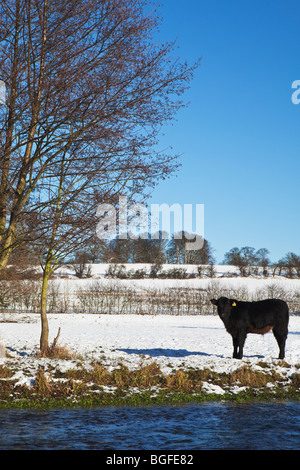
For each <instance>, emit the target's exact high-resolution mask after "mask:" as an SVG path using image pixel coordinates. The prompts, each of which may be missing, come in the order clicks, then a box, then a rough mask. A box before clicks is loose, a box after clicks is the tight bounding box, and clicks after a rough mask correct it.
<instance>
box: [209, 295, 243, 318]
mask: <svg viewBox="0 0 300 470" xmlns="http://www.w3.org/2000/svg"><path fill="white" fill-rule="evenodd" d="M236 302H237V301H236V300H235V299H228V298H227V297H220V298H219V299H218V300H216V299H211V303H212V304H213V305H216V307H217V308H218V314H219V316H220V317H221V318H222V320H226V319H227V318H228V317H229V315H230V312H231V310H232V309H233V308H235V307H236Z"/></svg>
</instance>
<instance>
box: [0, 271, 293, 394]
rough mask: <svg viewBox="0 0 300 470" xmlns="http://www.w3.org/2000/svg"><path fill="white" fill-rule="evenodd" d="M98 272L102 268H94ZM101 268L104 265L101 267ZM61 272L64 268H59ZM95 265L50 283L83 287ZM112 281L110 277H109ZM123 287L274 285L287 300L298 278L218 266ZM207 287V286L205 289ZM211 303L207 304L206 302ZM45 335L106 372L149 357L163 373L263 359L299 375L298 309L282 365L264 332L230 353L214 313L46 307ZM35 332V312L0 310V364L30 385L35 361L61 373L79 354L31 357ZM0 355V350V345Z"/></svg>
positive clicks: (250, 288)
mask: <svg viewBox="0 0 300 470" xmlns="http://www.w3.org/2000/svg"><path fill="white" fill-rule="evenodd" d="M101 269H102V270H104V269H105V267H103V266H102V267H101ZM104 272H105V271H104ZM61 274H63V273H61ZM101 274H102V276H103V272H102V273H101V272H100V271H99V266H95V267H94V272H93V278H92V279H82V280H79V279H76V278H74V276H73V277H71V276H70V273H68V275H67V276H66V274H63V275H64V278H57V279H56V280H55V281H53V282H55V283H56V284H57V286H58V287H59V289H60V291H61V292H65V291H66V289H67V291H68V292H69V293H71V294H72V293H75V292H76V290H77V289H78V287H80V288H82V287H83V288H86V286H87V285H89V284H90V283H92V282H95V281H97V276H99V278H98V282H99V279H102V280H101V282H102V283H109V282H112V280H109V279H104V278H103V277H101ZM113 282H115V281H113ZM118 282H122V284H123V285H126V284H127V285H131V286H134V287H135V288H136V289H138V290H143V289H148V288H153V286H154V287H155V288H157V289H158V290H159V289H160V290H163V289H164V288H166V287H167V288H169V287H172V288H177V287H178V288H189V289H193V288H197V289H202V290H204V291H205V290H206V289H210V290H213V289H215V291H216V293H217V294H218V293H222V292H223V291H224V290H225V291H226V290H228V289H231V288H234V289H241V292H242V291H243V289H246V290H247V293H248V294H250V295H254V296H255V295H256V292H258V291H259V290H262V289H270V291H271V290H272V288H273V287H274V288H275V289H277V290H278V289H279V291H281V292H282V293H285V294H286V296H287V299H285V300H288V298H289V292H292V293H293V296H294V297H293V298H295V296H296V297H297V296H298V295H299V292H300V280H296V279H295V280H288V279H286V278H276V279H272V278H267V279H257V278H236V277H235V278H223V277H222V270H220V269H219V277H218V278H217V279H215V278H214V279H209V278H208V279H206V278H204V279H184V280H174V279H173V280H169V279H142V280H122V281H118ZM209 293H211V292H209ZM208 303H209V304H210V302H208ZM48 319H49V327H50V340H49V342H50V343H52V341H53V339H54V338H55V336H56V335H57V332H58V329H59V327H60V328H61V334H60V337H59V344H60V345H62V346H66V347H67V348H68V349H69V350H70V351H74V353H76V354H77V355H80V356H81V363H84V364H86V366H85V367H88V364H90V363H91V361H93V360H96V361H97V360H99V361H102V363H103V365H104V366H105V367H107V368H108V369H109V370H113V369H115V368H118V367H120V364H124V365H126V366H127V367H128V368H130V369H135V368H139V367H140V366H141V364H147V363H150V362H153V361H156V362H157V363H158V364H159V365H160V367H161V371H162V372H163V373H164V374H169V373H171V372H172V371H173V372H174V370H178V369H180V368H181V369H185V370H187V369H190V368H193V369H210V370H212V371H215V372H216V373H219V374H221V373H231V372H233V371H234V370H236V369H239V368H241V367H242V365H247V366H250V367H251V368H254V369H256V370H261V366H260V363H261V362H262V361H263V362H264V364H267V366H268V367H269V369H270V370H273V371H276V372H278V373H279V374H281V375H283V376H285V377H287V378H289V377H292V376H293V374H295V373H299V368H300V315H291V316H290V324H289V335H288V339H287V344H286V357H285V361H286V363H285V365H283V364H281V363H280V361H278V360H277V357H278V346H277V342H276V340H275V338H274V336H273V333H268V334H266V335H264V336H261V335H255V334H249V335H248V337H247V339H246V344H245V348H244V357H243V360H242V361H240V360H237V359H232V339H231V336H230V335H229V334H228V333H227V332H226V331H225V328H224V325H223V323H222V321H221V320H220V318H219V317H218V315H212V314H209V315H199V314H191V315H174V314H173V315H164V314H157V315H153V314H151V313H150V314H148V315H136V314H101V313H93V314H88V313H51V314H48ZM40 333H41V324H40V316H39V314H37V313H5V312H2V313H0V341H2V343H3V344H4V345H5V346H6V350H7V353H8V357H2V358H0V364H6V365H8V366H9V367H10V368H11V369H13V370H14V371H15V376H14V378H15V379H18V383H20V384H26V385H28V386H32V385H33V384H34V378H35V376H36V372H37V370H38V367H39V366H40V365H42V366H43V367H45V370H47V368H48V366H49V365H50V366H51V367H54V368H56V369H60V370H61V371H64V370H67V369H70V368H76V367H77V366H78V365H77V364H78V360H77V359H74V360H60V359H45V358H37V356H36V355H35V351H36V350H38V348H39V339H40ZM0 355H1V348H0ZM209 390H211V391H213V392H217V391H218V390H219V393H223V391H222V390H220V387H218V386H216V387H214V386H213V385H212V384H210V386H209V387H208V391H209Z"/></svg>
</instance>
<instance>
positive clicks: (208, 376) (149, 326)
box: [0, 313, 300, 408]
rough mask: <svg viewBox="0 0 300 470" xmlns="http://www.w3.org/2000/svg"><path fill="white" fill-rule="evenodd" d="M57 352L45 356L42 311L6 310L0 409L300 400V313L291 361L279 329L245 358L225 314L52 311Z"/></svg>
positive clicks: (256, 342) (258, 340) (292, 331)
mask: <svg viewBox="0 0 300 470" xmlns="http://www.w3.org/2000/svg"><path fill="white" fill-rule="evenodd" d="M49 325H50V337H51V338H52V339H54V337H55V336H56V334H57V331H58V329H59V328H60V329H61V334H60V337H59V343H58V346H59V347H58V351H57V355H56V357H52V358H41V357H39V355H38V343H39V335H40V318H39V315H37V314H5V313H2V314H1V315H0V338H1V340H2V342H3V343H4V345H5V346H6V357H2V358H1V359H0V407H2V408H11V407H14V408H26V407H35V408H45V407H88V406H125V405H130V406H133V405H134V406H140V405H154V404H155V405H157V404H181V403H199V402H203V401H220V400H222V401H249V400H259V401H266V400H278V399H280V400H293V401H297V400H299V397H300V317H299V316H294V315H292V316H291V317H290V325H289V336H288V340H287V345H286V357H285V359H284V360H283V361H280V360H277V359H276V358H277V355H278V346H277V343H276V340H275V338H274V336H273V334H272V333H268V334H266V335H264V336H260V335H248V338H247V340H246V344H245V356H244V358H243V360H236V359H232V357H231V356H232V340H231V337H230V335H228V333H226V331H225V329H224V327H223V324H222V322H221V320H220V319H219V317H218V316H216V315H182V316H175V315H159V316H153V315H100V314H51V315H49Z"/></svg>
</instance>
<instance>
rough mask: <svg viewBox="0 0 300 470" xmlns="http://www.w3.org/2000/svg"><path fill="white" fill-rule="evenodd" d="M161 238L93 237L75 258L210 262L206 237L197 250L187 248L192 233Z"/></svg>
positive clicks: (150, 261)
mask: <svg viewBox="0 0 300 470" xmlns="http://www.w3.org/2000/svg"><path fill="white" fill-rule="evenodd" d="M177 237H178V238H176V236H174V235H173V236H172V237H171V238H163V236H162V233H159V234H158V238H151V237H148V238H146V239H145V238H137V239H131V238H129V239H126V240H123V239H118V238H117V239H114V240H110V241H105V240H99V239H98V238H95V239H94V240H92V241H91V242H90V243H89V244H88V245H86V246H85V247H84V250H82V251H81V252H80V253H77V254H76V257H75V259H76V258H77V259H78V260H79V259H81V260H83V259H85V261H86V262H90V263H147V264H148V263H150V264H157V265H161V264H168V263H170V264H171V263H172V264H197V265H201V264H213V263H214V261H215V260H214V257H213V249H212V247H211V245H210V243H209V242H208V241H207V240H204V242H203V247H202V248H201V249H199V250H187V249H186V245H187V243H188V242H190V241H191V236H188V234H185V233H182V234H177Z"/></svg>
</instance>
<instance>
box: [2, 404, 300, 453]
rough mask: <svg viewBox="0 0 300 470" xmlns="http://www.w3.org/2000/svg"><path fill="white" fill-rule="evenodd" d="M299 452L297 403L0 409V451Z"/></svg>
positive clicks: (299, 408) (299, 406) (299, 419)
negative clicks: (38, 409)
mask: <svg viewBox="0 0 300 470" xmlns="http://www.w3.org/2000/svg"><path fill="white" fill-rule="evenodd" d="M18 449H19V450H76V449H77V450H169V451H170V450H197V449H198V450H201V449H205V450H217V449H234V450H239V449H241V450H246V449H248V450H262V449H266V450H271V449H273V450H274V449H278V450H284V449H288V450H298V449H300V403H292V402H291V403H259V404H258V403H252V404H232V403H205V404H200V405H192V404H191V405H185V406H174V407H173V406H161V407H141V408H138V407H137V408H130V407H124V408H96V409H69V410H50V411H32V410H22V411H20V410H1V411H0V450H18Z"/></svg>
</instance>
